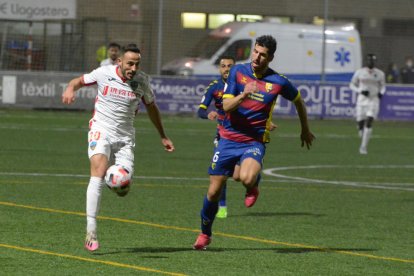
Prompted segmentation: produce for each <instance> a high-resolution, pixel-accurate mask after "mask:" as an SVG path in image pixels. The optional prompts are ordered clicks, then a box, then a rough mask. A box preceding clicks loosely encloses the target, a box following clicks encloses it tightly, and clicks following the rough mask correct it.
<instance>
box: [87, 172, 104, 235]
mask: <svg viewBox="0 0 414 276" xmlns="http://www.w3.org/2000/svg"><path fill="white" fill-rule="evenodd" d="M103 186H104V180H103V179H102V178H100V177H95V176H91V178H90V179H89V185H88V190H87V191H86V222H87V226H86V231H87V232H92V231H93V232H96V228H97V225H96V217H97V216H98V212H99V205H100V202H101V195H102V187H103Z"/></svg>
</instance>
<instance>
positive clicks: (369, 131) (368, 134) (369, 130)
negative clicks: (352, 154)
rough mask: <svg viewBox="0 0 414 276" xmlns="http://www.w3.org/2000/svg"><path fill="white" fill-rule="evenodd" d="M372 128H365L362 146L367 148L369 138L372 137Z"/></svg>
mask: <svg viewBox="0 0 414 276" xmlns="http://www.w3.org/2000/svg"><path fill="white" fill-rule="evenodd" d="M371 134H372V128H367V127H365V128H364V133H363V134H362V141H361V148H362V149H367V147H368V142H369V139H370V138H371Z"/></svg>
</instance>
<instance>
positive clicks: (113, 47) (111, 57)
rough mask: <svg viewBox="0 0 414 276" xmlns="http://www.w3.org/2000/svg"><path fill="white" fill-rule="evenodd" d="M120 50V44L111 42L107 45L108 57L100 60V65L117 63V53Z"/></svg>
mask: <svg viewBox="0 0 414 276" xmlns="http://www.w3.org/2000/svg"><path fill="white" fill-rule="evenodd" d="M120 50H121V45H119V44H118V43H116V42H111V43H109V45H108V58H107V59H104V60H102V61H101V64H100V66H106V65H117V64H118V55H119V51H120Z"/></svg>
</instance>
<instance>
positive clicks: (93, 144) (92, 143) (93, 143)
mask: <svg viewBox="0 0 414 276" xmlns="http://www.w3.org/2000/svg"><path fill="white" fill-rule="evenodd" d="M89 148H90V149H91V150H94V149H95V148H96V141H92V142H91V143H90V144H89Z"/></svg>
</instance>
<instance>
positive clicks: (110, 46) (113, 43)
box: [108, 42, 121, 49]
mask: <svg viewBox="0 0 414 276" xmlns="http://www.w3.org/2000/svg"><path fill="white" fill-rule="evenodd" d="M109 48H118V49H121V45H119V44H118V43H116V42H111V43H109V44H108V49H109Z"/></svg>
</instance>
